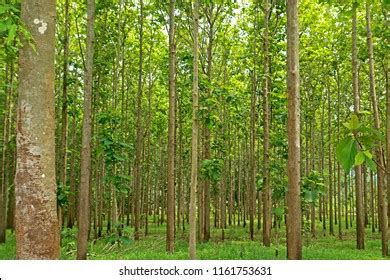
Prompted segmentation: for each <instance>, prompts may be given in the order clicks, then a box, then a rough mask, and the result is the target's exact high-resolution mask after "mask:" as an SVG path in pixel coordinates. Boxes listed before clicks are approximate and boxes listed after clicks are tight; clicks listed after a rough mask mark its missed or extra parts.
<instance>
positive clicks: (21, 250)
mask: <svg viewBox="0 0 390 280" xmlns="http://www.w3.org/2000/svg"><path fill="white" fill-rule="evenodd" d="M42 7H45V8H44V9H42ZM21 11H22V13H21V19H22V22H23V24H24V26H25V27H26V28H27V30H28V31H29V32H30V34H31V37H32V40H33V41H34V46H35V48H34V49H33V48H32V47H31V45H30V44H28V43H27V42H24V44H23V48H22V49H21V50H20V57H19V78H20V79H19V101H18V119H17V128H16V133H17V136H16V137H17V168H16V177H15V186H16V187H15V196H16V208H15V223H16V258H17V259H58V257H59V254H60V247H59V230H58V220H57V210H56V209H57V197H56V178H55V176H56V173H55V156H54V155H55V139H54V137H55V135H54V134H55V112H54V77H55V68H54V59H55V17H56V7H55V1H53V0H37V1H34V2H33V1H23V2H22V8H21ZM31 69H34V73H36V74H32V73H31ZM38 73H39V75H38Z"/></svg>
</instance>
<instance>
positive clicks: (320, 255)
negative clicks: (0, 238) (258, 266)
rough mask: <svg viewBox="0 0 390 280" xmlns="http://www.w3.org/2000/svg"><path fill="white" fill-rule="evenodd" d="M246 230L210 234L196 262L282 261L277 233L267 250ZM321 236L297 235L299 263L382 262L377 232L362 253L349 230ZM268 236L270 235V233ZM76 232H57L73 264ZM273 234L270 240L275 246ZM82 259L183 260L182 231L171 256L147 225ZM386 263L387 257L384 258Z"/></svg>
mask: <svg viewBox="0 0 390 280" xmlns="http://www.w3.org/2000/svg"><path fill="white" fill-rule="evenodd" d="M248 230H249V228H248V225H247V227H245V228H243V227H242V226H234V227H233V226H232V227H229V228H228V229H226V230H225V234H224V235H225V239H224V241H222V240H221V236H222V231H221V229H212V232H211V238H210V241H209V242H207V243H199V244H198V245H197V257H198V259H203V260H218V259H221V260H236V259H242V260H259V259H260V260H284V259H286V247H285V242H286V241H285V232H284V231H283V230H282V231H281V232H280V234H279V236H280V238H279V245H276V244H275V243H273V244H272V245H271V247H269V248H267V247H264V246H262V245H261V242H260V240H261V230H257V229H256V235H255V241H250V240H249V232H248ZM337 230H338V228H337V225H336V226H335V236H332V235H329V233H327V234H324V233H323V231H322V226H321V225H320V224H318V231H317V238H312V237H310V233H308V234H304V235H303V258H304V259H306V260H383V259H384V258H383V257H382V256H381V241H380V233H378V232H375V233H372V232H371V229H368V228H367V229H366V237H365V242H366V243H365V245H366V248H365V250H357V249H355V247H356V245H355V244H356V240H355V229H353V228H352V229H349V230H346V229H345V227H343V239H342V240H340V239H339V238H338V237H337ZM273 233H274V232H273ZM7 234H8V236H7V238H8V239H7V243H6V244H0V260H12V259H15V234H14V233H11V232H10V231H9V232H8V233H7ZM76 236H77V234H76V229H72V230H70V229H66V230H64V231H63V232H62V247H61V259H67V260H70V259H75V253H76ZM275 239H276V238H275V234H274V236H273V241H274V242H275ZM88 258H89V259H91V260H125V259H126V260H127V259H138V260H167V259H173V260H179V259H183V260H185V259H188V232H187V231H184V232H183V231H182V230H179V231H178V232H177V235H176V251H175V253H174V254H168V253H166V252H165V225H163V226H159V227H158V226H156V225H154V224H150V226H149V234H148V235H147V236H146V237H144V236H143V237H141V240H140V241H137V242H136V241H133V239H132V229H130V228H127V227H126V228H125V229H123V234H122V237H120V236H119V235H118V234H117V233H115V234H112V235H110V236H107V237H102V238H100V239H98V240H95V241H94V242H90V248H89V254H88ZM388 259H390V258H388Z"/></svg>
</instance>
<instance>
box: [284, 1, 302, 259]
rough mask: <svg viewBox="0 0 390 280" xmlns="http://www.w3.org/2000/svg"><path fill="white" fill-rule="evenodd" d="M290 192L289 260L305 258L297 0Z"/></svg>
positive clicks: (290, 43) (290, 4) (290, 75)
mask: <svg viewBox="0 0 390 280" xmlns="http://www.w3.org/2000/svg"><path fill="white" fill-rule="evenodd" d="M287 70H288V72H287V94H288V162H287V170H288V191H287V211H288V212H287V258H288V259H302V241H301V224H302V223H301V220H302V215H301V200H300V150H301V148H300V101H299V37H298V0H288V1H287Z"/></svg>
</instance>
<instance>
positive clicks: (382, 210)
mask: <svg viewBox="0 0 390 280" xmlns="http://www.w3.org/2000/svg"><path fill="white" fill-rule="evenodd" d="M366 23H367V25H366V27H367V47H368V59H369V67H370V95H371V103H372V109H373V112H374V126H375V129H377V130H378V131H379V130H380V128H381V124H380V117H379V108H378V101H377V96H376V89H375V71H374V50H373V49H374V48H373V45H372V33H371V11H370V1H367V2H366ZM375 157H376V161H377V165H378V168H377V174H378V204H379V216H380V221H381V224H380V229H381V233H382V255H383V256H387V255H388V236H387V224H388V220H387V206H386V190H385V173H384V171H383V167H384V160H383V159H384V157H383V150H382V145H381V143H380V142H379V143H378V146H377V148H376V151H375ZM388 168H389V167H388ZM363 247H364V245H363Z"/></svg>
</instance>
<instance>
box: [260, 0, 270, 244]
mask: <svg viewBox="0 0 390 280" xmlns="http://www.w3.org/2000/svg"><path fill="white" fill-rule="evenodd" d="M269 13H270V8H269V3H268V0H265V1H264V93H263V96H264V97H263V98H264V99H263V112H264V116H263V119H264V128H263V129H264V140H263V153H264V154H263V178H264V179H263V184H264V187H263V192H262V193H263V245H264V246H266V247H269V246H270V245H271V220H272V216H271V207H272V201H271V195H272V190H271V182H270V181H271V176H270V168H269V157H270V156H269V153H270V147H269V143H270V141H269V130H270V111H271V110H270V102H269V93H268V92H269V38H268V36H269V28H268V18H269Z"/></svg>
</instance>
